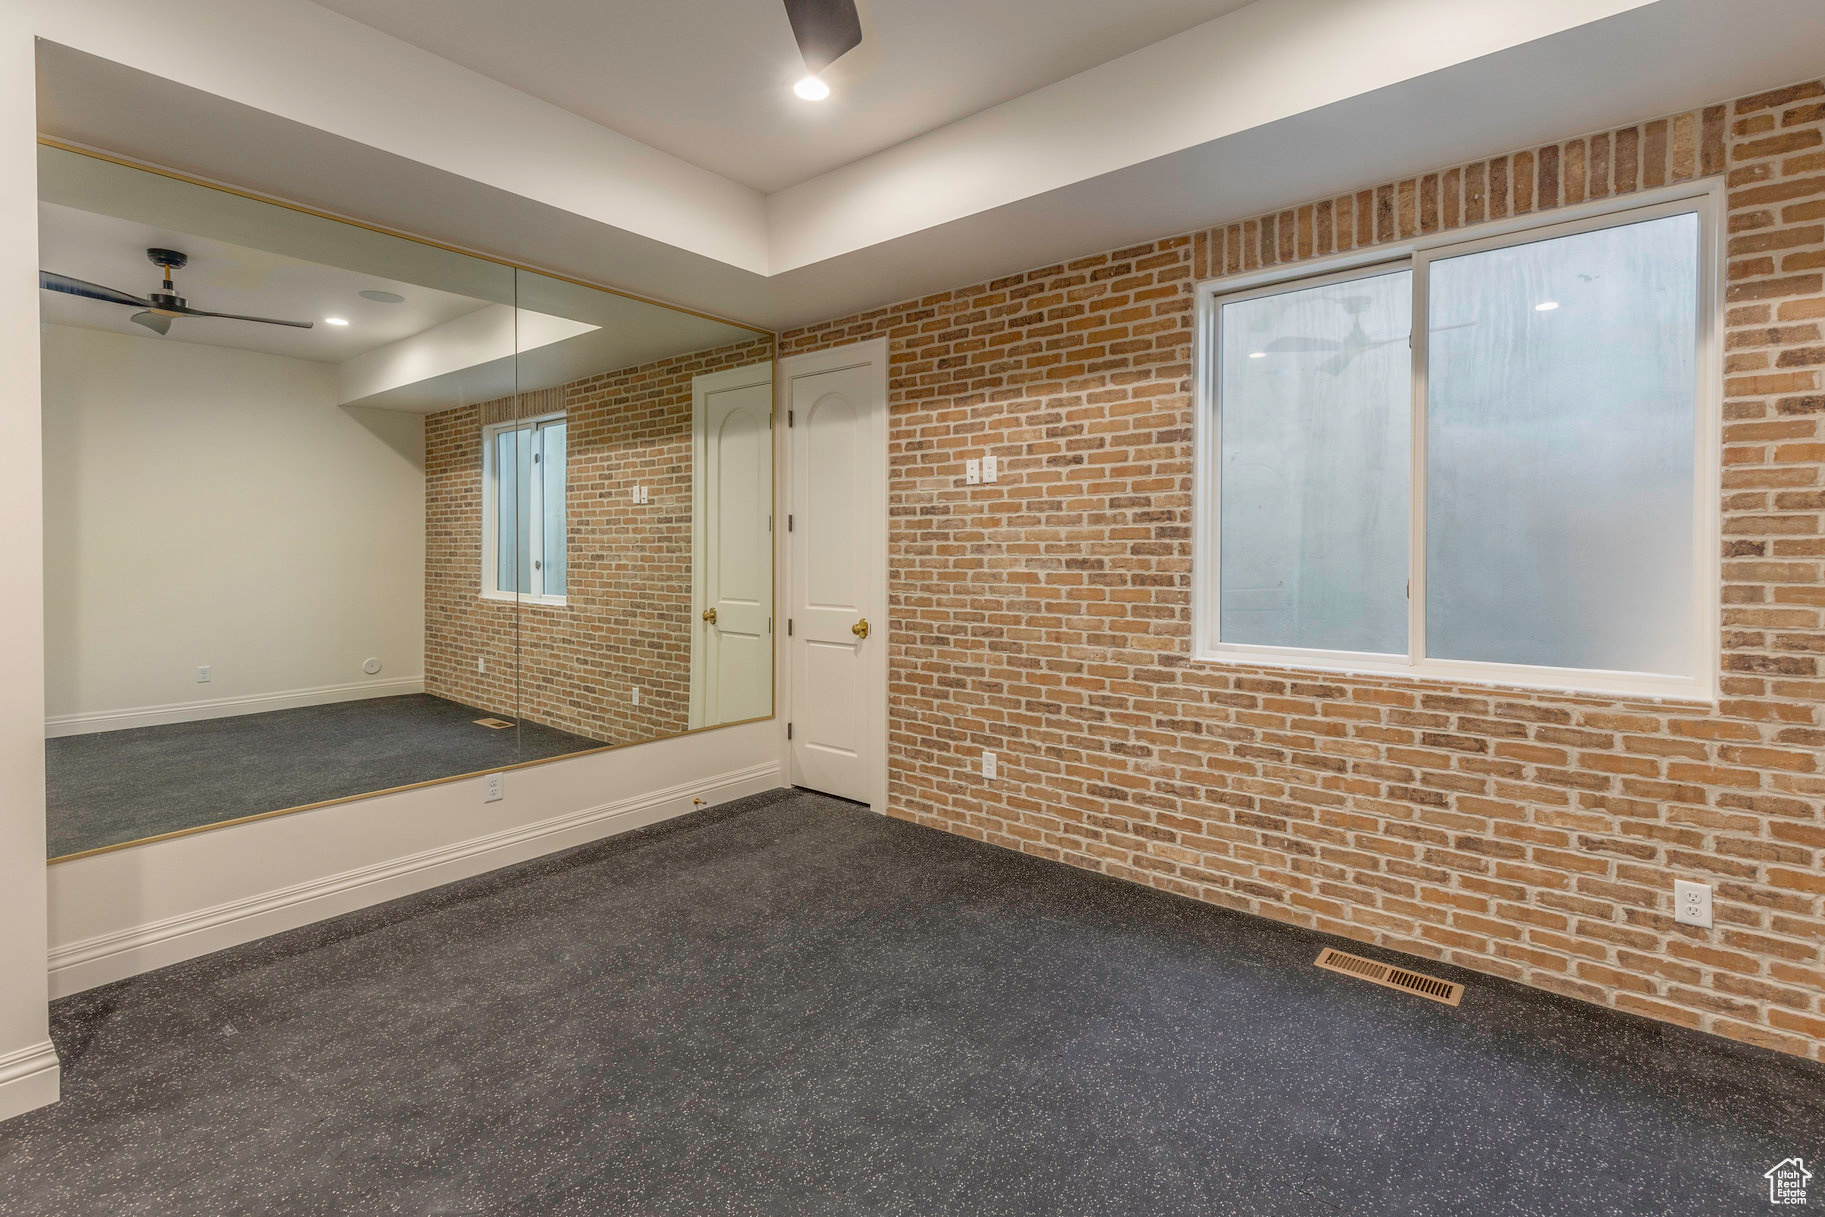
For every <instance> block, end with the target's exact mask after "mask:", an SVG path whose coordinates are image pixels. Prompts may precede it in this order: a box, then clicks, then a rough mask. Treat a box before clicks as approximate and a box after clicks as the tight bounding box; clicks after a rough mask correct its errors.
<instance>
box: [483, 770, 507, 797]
mask: <svg viewBox="0 0 1825 1217" xmlns="http://www.w3.org/2000/svg"><path fill="white" fill-rule="evenodd" d="M505 797H506V785H505V778H504V776H503V775H502V774H498V773H491V774H489V775H488V776H487V777H485V778H483V779H482V802H484V803H498V802H500V801H501V800H502V799H503V798H505Z"/></svg>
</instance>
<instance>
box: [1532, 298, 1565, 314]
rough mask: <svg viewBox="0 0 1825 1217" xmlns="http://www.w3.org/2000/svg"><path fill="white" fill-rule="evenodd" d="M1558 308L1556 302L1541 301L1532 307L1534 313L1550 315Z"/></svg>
mask: <svg viewBox="0 0 1825 1217" xmlns="http://www.w3.org/2000/svg"><path fill="white" fill-rule="evenodd" d="M1558 307H1559V302H1558V301H1557V300H1542V301H1540V303H1538V304H1536V305H1534V312H1536V313H1550V312H1552V311H1553V310H1554V309H1556V308H1558Z"/></svg>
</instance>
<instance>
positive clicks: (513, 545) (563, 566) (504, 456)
mask: <svg viewBox="0 0 1825 1217" xmlns="http://www.w3.org/2000/svg"><path fill="white" fill-rule="evenodd" d="M565 439H566V427H565V420H564V418H563V416H562V415H559V416H555V417H551V418H539V419H531V420H529V421H526V422H519V423H502V424H500V425H498V426H493V427H488V428H485V429H484V430H483V432H482V595H484V596H487V597H491V598H495V599H516V598H517V599H527V600H537V601H540V602H543V603H547V604H562V603H564V595H565V586H566V582H567V576H568V573H569V572H568V564H567V561H566V549H565V512H564V506H565V503H564V486H565V451H564V448H565Z"/></svg>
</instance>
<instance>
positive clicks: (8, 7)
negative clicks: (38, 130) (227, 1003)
mask: <svg viewBox="0 0 1825 1217" xmlns="http://www.w3.org/2000/svg"><path fill="white" fill-rule="evenodd" d="M32 84H33V80H32V38H31V26H30V23H29V22H28V21H27V20H26V14H25V12H24V10H23V8H22V7H21V6H19V5H14V4H0V234H6V236H5V237H4V239H0V452H6V453H8V454H10V455H11V457H12V459H11V460H10V461H9V463H8V464H9V467H8V469H7V476H6V477H4V478H0V567H3V568H4V569H5V571H6V574H7V584H8V586H7V594H6V595H5V596H0V1119H4V1118H6V1117H7V1116H11V1115H15V1114H17V1113H18V1112H21V1111H26V1110H28V1109H30V1108H32V1107H36V1106H39V1105H40V1104H43V1103H49V1102H51V1101H53V1100H54V1099H56V1097H57V1081H58V1074H57V1057H56V1054H55V1053H53V1052H52V1051H51V1045H50V1034H49V1019H48V1017H47V1013H46V1010H45V996H46V983H45V962H44V961H45V947H46V942H45V874H44V738H43V737H44V560H43V558H44V551H43V546H44V534H43V527H44V526H43V503H42V500H41V498H40V487H41V483H40V480H39V468H38V461H37V460H36V459H34V457H35V456H36V454H37V452H38V450H39V444H40V439H39V426H38V274H37V270H38V198H37V195H38V169H37V149H36V147H34V146H33V143H32V139H33V119H32V115H33V110H34V103H33V98H32Z"/></svg>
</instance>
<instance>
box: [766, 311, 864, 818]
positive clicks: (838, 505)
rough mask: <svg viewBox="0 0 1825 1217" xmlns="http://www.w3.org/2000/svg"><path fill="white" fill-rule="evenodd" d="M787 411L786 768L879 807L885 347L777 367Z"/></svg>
mask: <svg viewBox="0 0 1825 1217" xmlns="http://www.w3.org/2000/svg"><path fill="white" fill-rule="evenodd" d="M783 372H784V376H785V379H786V392H785V393H784V395H783V396H784V397H785V400H786V403H787V406H788V408H789V409H790V410H791V415H790V421H791V426H790V427H789V428H788V430H787V435H788V437H789V439H790V444H791V464H792V476H791V485H792V502H791V515H792V520H791V529H792V531H791V535H790V537H789V540H790V543H791V544H790V552H791V572H792V574H791V591H790V597H789V601H788V604H789V612H790V616H791V618H792V625H791V636H790V637H789V638H788V639H787V647H788V650H789V653H790V655H791V661H790V662H791V680H792V710H791V713H790V716H789V717H790V720H791V742H790V745H789V751H790V754H791V773H792V781H793V784H794V785H798V786H806V787H809V788H811V789H813V790H822V791H826V792H828V793H830V794H835V795H841V796H843V797H844V798H849V799H855V800H857V801H859V802H864V803H871V804H875V805H876V806H875V809H876V810H877V811H884V810H886V808H885V801H886V761H887V756H886V750H887V749H886V735H887V728H886V724H887V575H886V572H887V553H886V549H887V391H886V352H885V350H884V349H883V348H882V346H881V344H878V343H875V344H868V345H866V346H863V347H860V348H855V347H850V348H841V349H839V350H835V351H820V352H816V353H815V354H812V355H806V356H799V357H796V358H794V359H791V360H787V361H786V362H785V363H784V365H783Z"/></svg>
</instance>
